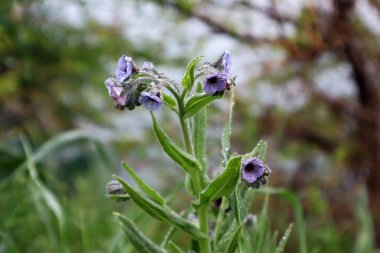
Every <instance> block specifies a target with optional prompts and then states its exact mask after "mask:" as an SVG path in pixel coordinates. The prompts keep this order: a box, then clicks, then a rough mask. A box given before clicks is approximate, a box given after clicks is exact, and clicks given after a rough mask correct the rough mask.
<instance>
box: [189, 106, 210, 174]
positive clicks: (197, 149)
mask: <svg viewBox="0 0 380 253" xmlns="http://www.w3.org/2000/svg"><path fill="white" fill-rule="evenodd" d="M192 136H193V144H194V153H195V157H196V158H197V159H198V161H199V162H200V163H201V165H202V169H203V170H206V169H207V152H206V109H202V110H201V111H200V112H199V113H198V114H196V115H195V116H194V119H193V133H192Z"/></svg>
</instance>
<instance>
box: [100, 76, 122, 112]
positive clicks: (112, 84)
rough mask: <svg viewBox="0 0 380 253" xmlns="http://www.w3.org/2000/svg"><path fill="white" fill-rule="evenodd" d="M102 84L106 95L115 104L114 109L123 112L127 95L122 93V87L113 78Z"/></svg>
mask: <svg viewBox="0 0 380 253" xmlns="http://www.w3.org/2000/svg"><path fill="white" fill-rule="evenodd" d="M104 84H105V85H106V87H107V90H108V94H109V95H110V97H111V98H112V99H113V100H114V101H115V102H116V108H118V109H120V110H123V109H124V108H125V104H126V100H127V95H126V94H124V92H123V91H124V87H123V86H122V85H120V84H119V83H118V82H117V81H116V80H115V79H114V78H107V80H106V81H105V82H104Z"/></svg>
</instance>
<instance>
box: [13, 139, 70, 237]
mask: <svg viewBox="0 0 380 253" xmlns="http://www.w3.org/2000/svg"><path fill="white" fill-rule="evenodd" d="M20 139H21V143H22V146H23V148H24V151H25V154H26V164H27V168H28V170H29V175H30V178H31V180H32V182H33V183H34V185H35V187H34V188H33V189H35V191H38V193H39V194H40V195H41V197H42V199H43V201H44V202H45V204H46V205H47V206H48V208H49V209H50V211H51V212H52V213H53V214H54V216H55V217H56V219H57V221H58V224H59V228H60V231H62V229H63V225H64V215H63V209H62V206H61V204H60V203H59V202H58V200H57V198H56V197H55V195H54V194H53V193H52V192H51V191H50V190H49V188H47V187H46V186H45V185H44V184H43V182H42V181H41V179H40V178H39V177H38V172H37V168H36V165H35V163H34V161H33V155H32V150H31V148H30V146H29V143H27V141H26V140H25V138H24V137H23V136H21V137H20Z"/></svg>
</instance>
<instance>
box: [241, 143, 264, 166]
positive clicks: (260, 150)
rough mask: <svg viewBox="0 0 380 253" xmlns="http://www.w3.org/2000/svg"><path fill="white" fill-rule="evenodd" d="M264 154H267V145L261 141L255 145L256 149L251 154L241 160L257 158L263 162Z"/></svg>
mask: <svg viewBox="0 0 380 253" xmlns="http://www.w3.org/2000/svg"><path fill="white" fill-rule="evenodd" d="M266 154H267V143H266V142H265V141H263V140H260V141H259V143H257V145H256V147H255V148H254V149H253V150H252V151H251V153H248V154H246V155H244V157H243V159H245V158H250V157H257V158H259V159H260V160H262V161H265V156H266Z"/></svg>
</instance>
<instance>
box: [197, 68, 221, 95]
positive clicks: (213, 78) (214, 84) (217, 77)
mask: <svg viewBox="0 0 380 253" xmlns="http://www.w3.org/2000/svg"><path fill="white" fill-rule="evenodd" d="M226 88H227V75H226V74H225V73H215V74H211V75H208V76H206V78H205V80H204V82H203V90H204V91H205V92H206V93H207V94H209V95H219V94H220V93H221V92H223V91H225V90H226Z"/></svg>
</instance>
